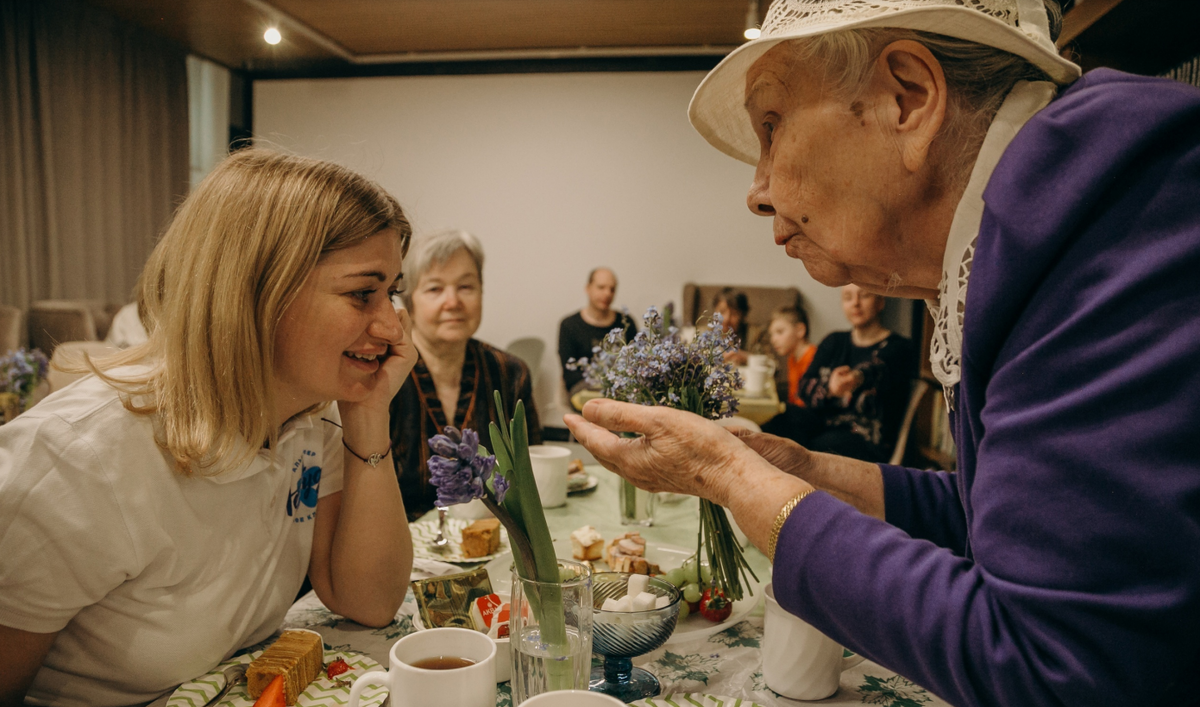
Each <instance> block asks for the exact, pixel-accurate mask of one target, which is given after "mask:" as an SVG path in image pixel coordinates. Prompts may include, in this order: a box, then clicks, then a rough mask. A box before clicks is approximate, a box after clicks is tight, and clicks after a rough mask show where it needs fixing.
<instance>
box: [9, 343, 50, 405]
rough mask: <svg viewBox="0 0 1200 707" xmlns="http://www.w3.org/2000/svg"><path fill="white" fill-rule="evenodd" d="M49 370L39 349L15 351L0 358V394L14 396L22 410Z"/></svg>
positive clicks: (48, 362)
mask: <svg viewBox="0 0 1200 707" xmlns="http://www.w3.org/2000/svg"><path fill="white" fill-rule="evenodd" d="M49 370H50V361H49V360H47V359H46V354H44V353H42V351H41V349H24V348H21V349H17V350H16V351H13V352H11V353H9V354H8V355H7V356H2V357H0V392H2V393H12V394H14V395H16V396H17V400H18V401H20V404H21V407H22V408H24V407H25V405H26V404H27V403H28V402H29V397H30V396H31V395H33V391H34V389H36V388H37V387H38V384H39V383H41V382H42V379H44V378H45V377H46V373H47V372H48V371H49Z"/></svg>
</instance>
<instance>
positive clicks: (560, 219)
mask: <svg viewBox="0 0 1200 707" xmlns="http://www.w3.org/2000/svg"><path fill="white" fill-rule="evenodd" d="M703 75H704V74H703V73H702V72H678V73H569V74H518V75H494V76H445V77H392V78H361V79H320V80H287V81H258V82H255V84H254V130H255V134H256V135H257V136H259V138H264V139H266V140H268V141H270V142H273V143H275V144H276V145H278V146H280V147H283V148H286V149H289V150H292V151H295V152H297V153H300V154H305V155H310V156H314V157H320V158H324V159H329V160H334V161H336V162H339V163H341V164H344V165H347V166H349V167H351V168H354V169H356V170H359V171H360V172H363V173H365V174H367V175H368V176H370V177H372V178H373V179H375V180H377V181H378V182H379V183H380V184H382V185H383V186H384V187H385V188H387V189H389V190H390V191H391V192H392V193H393V194H394V195H395V196H396V197H397V198H398V199H399V200H400V203H401V204H403V205H404V207H405V208H406V209H407V210H408V212H409V215H410V218H411V219H412V221H413V225H414V227H415V229H416V230H417V232H418V233H419V232H421V231H424V230H429V229H435V228H442V227H459V228H465V229H467V230H469V231H471V232H473V233H475V234H476V235H477V236H479V238H480V240H482V241H483V244H484V249H485V251H486V254H487V260H486V264H485V267H484V315H483V325H482V326H481V327H480V330H479V333H478V335H477V336H478V338H480V339H483V340H484V341H487V342H489V343H492V344H494V345H497V346H500V347H503V346H505V345H507V344H508V343H509V342H510V341H512V340H513V339H516V338H519V337H523V336H537V337H540V338H542V339H543V340H545V342H546V345H547V355H546V357H545V358H544V359H543V363H542V366H541V376H540V377H541V381H540V382H539V385H538V390H537V391H536V397H537V403H538V407H539V410H541V411H542V421H543V424H549V425H561V424H562V423H561V415H562V412H564V411H563V410H561V409H557V407H556V395H555V391H556V390H557V388H558V387H559V386H560V385H561V383H560V381H561V377H560V371H559V368H558V365H559V362H558V356H557V353H556V339H557V332H558V322H559V320H560V319H561V318H562V317H564V316H566V315H567V314H569V313H571V312H573V311H575V310H578V309H579V308H580V307H581V306H582V305H583V304H584V302H585V298H584V294H583V287H584V282H585V279H586V276H587V272H588V271H589V270H590V269H591V268H593V267H595V266H597V265H607V266H609V267H612V268H613V269H614V270H615V271H616V273H617V276H618V278H619V281H620V287H619V289H618V292H617V306H624V307H628V308H629V310H630V311H631V312H632V313H634V314H635V316H637V317H638V318H639V320H640V315H641V313H642V312H643V311H645V308H646V307H647V306H649V305H652V304H658V305H661V304H663V303H665V302H667V301H674V302H676V304H677V305H678V303H679V300H680V297H681V295H682V290H683V285H684V283H686V282H697V283H730V284H739V285H765V286H791V285H795V286H797V287H799V288H800V290H801V292H803V293H804V296H805V299H806V302H807V304H808V307H809V314H810V317H811V319H812V332H813V335H814V340H815V341H820V338H821V337H822V336H824V335H825V334H826V333H828V332H829V331H832V330H835V329H842V328H845V327H846V323H845V319H844V318H843V316H842V313H841V308H840V306H839V304H838V293H837V291H836V290H831V289H830V288H827V287H824V286H822V285H820V284H818V283H816V282H815V281H814V280H812V278H810V277H809V276H808V273H807V272H805V270H804V267H803V265H801V263H800V262H799V261H796V260H791V259H789V258H788V257H787V256H786V255H785V254H784V252H783V249H782V248H779V247H778V246H776V245H775V244H774V242H773V241H772V237H771V222H770V220H768V219H765V218H760V217H757V216H754V215H753V214H751V213H750V212H749V210H747V208H746V205H745V196H746V188H747V186H748V185H749V183H750V179H751V177H752V174H753V170H752V168H751V167H750V166H749V165H745V164H742V163H740V162H737V161H735V160H733V159H731V158H729V157H726V156H724V155H722V154H721V153H719V152H717V151H716V150H715V149H713V148H711V147H709V146H708V145H707V143H705V142H704V140H703V139H702V138H701V137H700V136H699V135H698V134H697V133H696V132H695V131H694V130H692V128H691V126H690V125H689V124H688V122H687V117H686V109H687V104H688V100H689V99H690V98H691V95H692V92H693V91H694V90H695V87H696V85H697V84H698V83H699V81H700V79H701V78H702V77H703Z"/></svg>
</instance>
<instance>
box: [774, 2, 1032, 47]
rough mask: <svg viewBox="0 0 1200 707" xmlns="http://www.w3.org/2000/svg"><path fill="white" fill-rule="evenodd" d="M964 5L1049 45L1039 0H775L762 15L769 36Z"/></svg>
mask: <svg viewBox="0 0 1200 707" xmlns="http://www.w3.org/2000/svg"><path fill="white" fill-rule="evenodd" d="M939 5H944V6H950V7H965V8H968V9H971V10H976V11H978V12H982V13H983V14H985V15H988V16H989V17H994V18H996V19H997V20H999V21H1001V22H1003V23H1004V24H1006V25H1008V26H1009V27H1012V28H1014V29H1016V30H1019V31H1020V32H1022V33H1023V34H1025V35H1026V36H1028V37H1030V38H1032V39H1034V40H1037V41H1041V42H1043V43H1045V44H1046V45H1048V46H1053V44H1054V43H1053V42H1051V41H1050V29H1049V19H1048V18H1047V16H1046V6H1045V4H1044V3H1043V2H1042V0H836V1H835V2H830V0H776V2H773V3H771V7H770V9H768V10H767V14H766V17H764V18H763V23H762V36H763V37H766V38H769V37H774V36H776V35H782V34H788V33H791V32H794V31H796V30H799V29H801V28H808V27H819V26H824V25H838V26H841V25H844V24H847V23H850V22H854V21H856V20H858V19H860V18H862V19H866V18H870V17H877V16H879V15H882V14H886V13H891V12H900V11H902V10H912V9H916V8H925V7H930V6H939Z"/></svg>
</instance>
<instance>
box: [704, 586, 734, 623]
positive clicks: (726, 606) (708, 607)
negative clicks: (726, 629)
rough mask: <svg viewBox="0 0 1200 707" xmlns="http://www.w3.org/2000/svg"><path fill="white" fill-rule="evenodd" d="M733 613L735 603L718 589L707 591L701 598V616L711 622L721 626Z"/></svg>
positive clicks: (713, 588)
mask: <svg viewBox="0 0 1200 707" xmlns="http://www.w3.org/2000/svg"><path fill="white" fill-rule="evenodd" d="M732 613H733V602H731V601H729V599H728V598H727V597H726V596H725V592H722V591H721V590H720V589H717V588H716V587H712V588H710V589H705V590H704V594H702V595H701V596H700V615H701V616H703V617H704V618H706V619H708V620H709V621H711V622H713V623H715V624H719V623H721V622H722V621H724V620H725V619H727V618H729V615H730V614H732Z"/></svg>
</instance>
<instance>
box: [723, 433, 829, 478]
mask: <svg viewBox="0 0 1200 707" xmlns="http://www.w3.org/2000/svg"><path fill="white" fill-rule="evenodd" d="M729 431H730V432H731V433H733V435H734V436H735V437H737V438H738V439H739V440H741V441H742V442H743V443H744V444H745V445H746V446H747V447H749V448H750V449H753V450H754V451H755V453H757V454H758V455H759V456H761V457H762V458H763V459H765V460H766V461H767V462H768V463H770V465H771V466H773V467H775V468H776V469H779V470H780V471H782V472H785V473H787V474H791V475H792V476H797V477H799V478H801V479H804V480H805V481H809V482H810V483H811V482H812V480H811V479H809V478H808V476H807V475H806V473H807V472H809V471H810V470H811V469H812V467H813V463H814V461H815V460H814V459H813V453H812V452H810V451H808V450H807V449H805V448H804V447H802V446H800V445H799V444H796V443H795V442H793V441H792V440H790V439H787V438H785V437H776V436H775V435H771V434H766V433H765V432H751V431H750V430H747V429H745V428H741V427H735V428H730V430H729Z"/></svg>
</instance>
